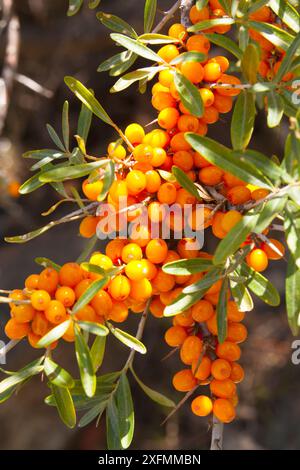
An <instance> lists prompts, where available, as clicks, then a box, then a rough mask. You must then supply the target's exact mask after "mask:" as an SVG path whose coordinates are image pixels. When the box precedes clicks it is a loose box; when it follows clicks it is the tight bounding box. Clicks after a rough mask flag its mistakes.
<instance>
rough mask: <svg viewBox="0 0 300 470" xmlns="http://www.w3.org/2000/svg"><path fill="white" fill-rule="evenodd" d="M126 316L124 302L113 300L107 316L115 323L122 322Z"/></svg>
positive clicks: (126, 311) (126, 308) (126, 310)
mask: <svg viewBox="0 0 300 470" xmlns="http://www.w3.org/2000/svg"><path fill="white" fill-rule="evenodd" d="M127 317H128V307H127V306H126V305H125V303H124V302H113V306H112V309H111V310H110V312H109V315H108V318H109V320H112V321H114V322H116V323H123V322H124V321H125V320H126V319H127Z"/></svg>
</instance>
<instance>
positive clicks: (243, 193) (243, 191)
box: [227, 186, 251, 205]
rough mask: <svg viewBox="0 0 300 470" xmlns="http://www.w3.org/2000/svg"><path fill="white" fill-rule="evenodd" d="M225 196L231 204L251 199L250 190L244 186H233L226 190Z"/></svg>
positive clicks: (242, 202)
mask: <svg viewBox="0 0 300 470" xmlns="http://www.w3.org/2000/svg"><path fill="white" fill-rule="evenodd" d="M227 198H228V200H229V201H230V202H231V204H233V205H239V204H244V203H245V202H247V201H249V200H250V199H251V191H250V189H248V188H246V187H245V186H234V187H233V188H231V189H229V191H228V192H227Z"/></svg>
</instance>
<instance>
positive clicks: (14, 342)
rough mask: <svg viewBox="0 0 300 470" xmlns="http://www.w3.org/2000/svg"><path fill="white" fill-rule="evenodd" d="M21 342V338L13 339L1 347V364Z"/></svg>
mask: <svg viewBox="0 0 300 470" xmlns="http://www.w3.org/2000/svg"><path fill="white" fill-rule="evenodd" d="M19 342H20V340H19V339H12V340H11V341H9V342H8V343H7V344H6V345H5V346H4V347H3V348H1V349H0V364H3V362H2V360H3V359H5V356H6V354H7V353H8V352H9V351H10V350H11V349H13V348H14V347H15V346H16V345H17V344H18V343H19Z"/></svg>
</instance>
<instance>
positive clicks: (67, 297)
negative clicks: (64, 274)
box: [55, 286, 76, 308]
mask: <svg viewBox="0 0 300 470" xmlns="http://www.w3.org/2000/svg"><path fill="white" fill-rule="evenodd" d="M55 299H56V300H58V301H59V302H61V303H62V304H63V305H64V307H66V308H68V307H72V305H74V303H75V300H76V296H75V292H74V290H73V289H71V287H67V286H61V287H59V288H58V289H57V291H56V292H55Z"/></svg>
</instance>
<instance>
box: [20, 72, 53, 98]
mask: <svg viewBox="0 0 300 470" xmlns="http://www.w3.org/2000/svg"><path fill="white" fill-rule="evenodd" d="M14 79H15V80H16V82H18V83H21V85H24V86H26V87H27V88H29V89H30V90H32V91H34V92H35V93H37V94H38V95H41V96H44V97H45V98H52V97H53V94H54V93H53V91H51V90H48V89H47V88H45V87H43V86H42V85H40V84H39V83H37V82H36V81H35V80H32V78H29V77H26V75H22V74H18V73H17V74H16V75H15V77H14Z"/></svg>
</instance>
